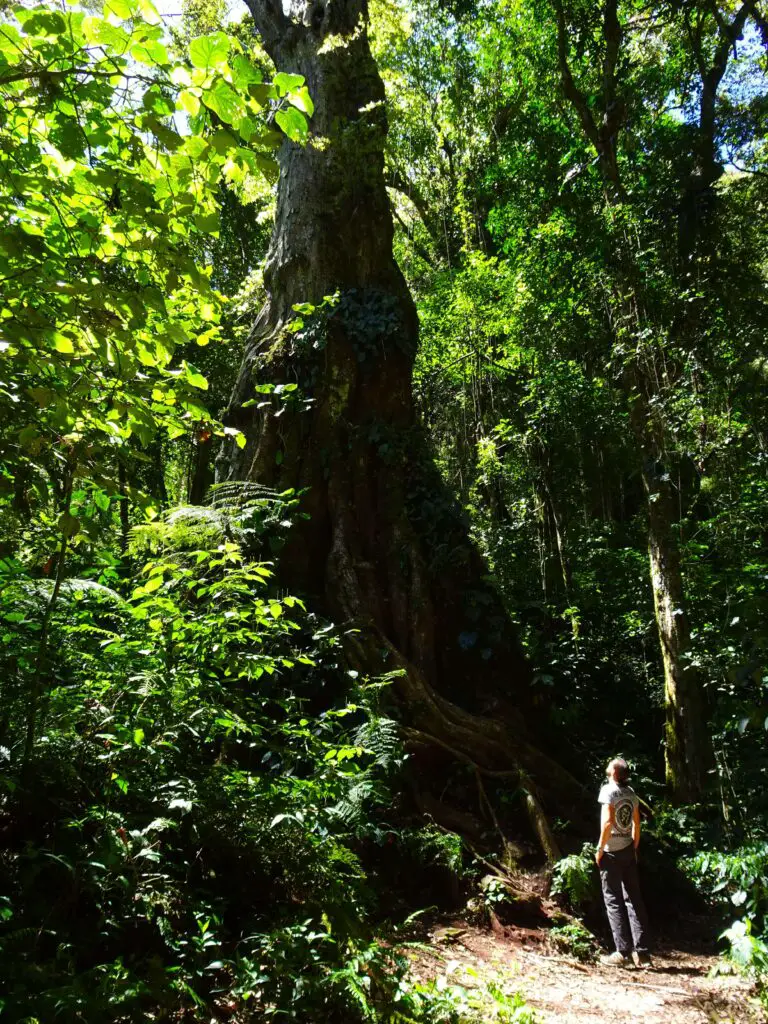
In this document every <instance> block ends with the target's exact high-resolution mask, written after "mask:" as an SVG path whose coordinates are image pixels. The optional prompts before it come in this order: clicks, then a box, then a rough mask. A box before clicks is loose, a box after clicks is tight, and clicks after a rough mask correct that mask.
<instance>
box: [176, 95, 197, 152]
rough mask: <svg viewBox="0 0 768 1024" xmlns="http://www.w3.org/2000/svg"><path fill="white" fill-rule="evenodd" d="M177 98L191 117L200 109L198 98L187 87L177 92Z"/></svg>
mask: <svg viewBox="0 0 768 1024" xmlns="http://www.w3.org/2000/svg"><path fill="white" fill-rule="evenodd" d="M178 99H179V103H180V104H181V106H182V108H183V109H184V110H186V112H187V113H188V114H190V115H191V116H192V117H194V116H195V115H196V114H197V113H198V111H199V110H200V98H199V97H198V96H196V95H195V94H194V93H193V92H190V90H189V89H182V90H181V92H180V93H179V97H178ZM201 141H202V140H201Z"/></svg>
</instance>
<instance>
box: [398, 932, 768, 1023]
mask: <svg viewBox="0 0 768 1024" xmlns="http://www.w3.org/2000/svg"><path fill="white" fill-rule="evenodd" d="M432 941H433V943H434V949H435V952H434V954H428V953H426V952H425V953H421V954H419V956H418V962H417V963H416V964H415V965H414V966H415V971H416V973H417V974H418V975H419V976H420V977H422V978H424V979H426V978H429V977H437V976H438V975H440V974H445V973H448V974H449V975H450V977H451V980H452V981H453V982H455V983H457V984H460V985H462V986H464V987H466V988H470V989H471V988H473V987H477V986H479V985H481V984H483V983H485V982H487V981H490V980H493V981H495V982H496V983H498V984H500V985H502V986H503V987H504V988H505V989H507V990H511V989H515V990H517V991H519V992H521V993H522V994H523V995H524V996H525V998H526V1000H527V1001H528V1003H529V1005H530V1006H531V1007H533V1008H534V1009H535V1010H536V1012H537V1016H538V1019H539V1020H540V1021H541V1022H542V1024H554V1022H557V1024H594V1022H596V1021H603V1020H605V1021H620V1022H621V1024H627V1022H634V1021H637V1022H640V1021H643V1022H644V1024H765V1022H766V1018H765V1016H764V1014H763V1013H761V1011H760V1009H759V1007H758V1005H757V1003H756V1001H755V999H754V993H753V991H752V986H751V985H750V984H749V983H748V982H747V981H745V980H744V979H743V978H739V977H734V976H732V975H722V974H721V975H717V976H712V977H710V976H709V975H710V971H711V970H712V968H713V967H714V966H715V965H716V964H717V963H718V959H717V957H715V956H710V955H702V954H697V953H693V952H686V951H682V950H679V949H672V948H667V947H664V946H662V947H661V949H660V950H659V952H658V954H657V956H656V957H655V958H654V964H653V967H652V969H650V970H643V971H640V970H634V969H633V970H629V969H623V970H622V969H617V968H608V967H603V966H597V965H591V964H590V965H584V964H580V963H578V962H577V961H575V960H573V961H572V960H571V959H570V958H568V957H564V956H560V955H558V954H555V953H553V952H552V951H551V950H550V949H549V948H548V946H547V940H546V932H545V931H537V930H530V929H518V928H514V927H511V928H510V927H507V928H504V929H497V931H495V932H493V931H490V932H489V931H483V930H480V929H477V928H474V927H471V926H468V925H466V924H465V923H463V922H461V921H456V922H451V927H443V928H441V927H437V928H435V929H433V932H432Z"/></svg>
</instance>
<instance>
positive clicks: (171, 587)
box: [0, 494, 524, 1024]
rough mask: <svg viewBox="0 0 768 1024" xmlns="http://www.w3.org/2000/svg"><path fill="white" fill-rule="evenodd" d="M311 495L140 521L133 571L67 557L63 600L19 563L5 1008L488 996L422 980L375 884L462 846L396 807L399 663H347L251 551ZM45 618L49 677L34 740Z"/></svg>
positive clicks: (46, 1010) (7, 647)
mask: <svg viewBox="0 0 768 1024" xmlns="http://www.w3.org/2000/svg"><path fill="white" fill-rule="evenodd" d="M290 505H291V502H290V501H289V499H288V498H287V497H285V496H283V497H278V496H263V495H261V494H259V495H258V497H257V498H255V499H253V500H251V501H249V502H247V503H245V504H242V503H241V505H240V506H239V507H238V508H235V509H229V510H227V509H222V508H221V507H219V508H218V509H215V508H202V509H201V508H198V509H187V510H184V509H179V510H176V511H175V512H173V513H172V514H170V515H169V516H167V517H164V518H163V519H162V520H161V521H160V522H158V523H156V524H154V525H148V526H145V527H141V528H139V529H137V530H136V531H134V539H133V554H134V560H130V556H129V561H128V562H126V563H124V565H123V568H128V567H129V566H130V572H129V573H128V574H122V573H121V572H119V571H118V568H116V567H112V568H110V569H109V570H107V571H104V572H102V573H98V572H97V571H95V570H91V572H90V574H89V575H86V576H85V577H83V578H74V579H69V580H68V581H67V585H66V587H62V588H61V590H60V592H59V594H58V596H57V598H56V601H55V603H53V605H51V593H52V583H51V581H49V580H46V579H45V578H39V577H35V576H33V575H32V574H31V573H30V572H29V570H28V567H26V566H25V565H24V563H23V561H22V560H21V559H7V560H6V561H4V562H3V564H2V580H1V581H0V582H1V583H2V586H1V587H0V602H1V604H0V621H2V624H3V651H2V679H3V708H4V719H3V723H2V726H3V742H4V743H5V744H6V745H5V746H4V747H3V751H2V753H3V757H4V761H5V764H4V768H5V769H6V770H5V771H4V773H3V777H2V831H3V846H4V852H3V855H2V860H1V861H0V888H1V890H2V893H3V899H2V905H1V906H0V914H1V915H2V923H1V924H0V950H1V953H2V955H1V957H0V962H1V963H2V968H0V972H1V973H2V977H3V983H4V984H3V996H2V1000H3V1011H4V1014H5V1015H7V1019H8V1020H19V1021H21V1020H30V1021H31V1020H33V1019H34V1020H40V1021H49V1020H62V1021H75V1020H87V1021H88V1022H89V1024H97V1022H99V1021H116V1020H125V1021H137V1020H142V1019H176V1018H177V1016H178V1014H179V1013H180V1012H182V1011H184V1013H185V1017H184V1019H200V1020H206V1021H208V1020H210V1019H212V1018H213V1019H222V1020H223V1019H228V1017H229V1016H230V1015H231V1014H232V1013H233V1012H235V1011H237V1013H238V1014H240V1015H244V1016H243V1017H242V1018H238V1019H254V1020H262V1019H263V1020H268V1019H276V1020H284V1019H288V1020H303V1021H307V1020H314V1019H317V1020H323V1021H332V1020H339V1021H351V1020H373V1019H376V1020H392V1021H407V1020H435V1021H438V1020H445V1021H449V1020H458V1019H459V1015H461V1018H462V1019H470V1017H471V1016H472V1014H473V1013H474V1011H473V1010H472V1007H471V1005H470V1003H469V1002H467V997H466V995H465V994H460V993H459V992H458V990H455V989H454V988H452V987H451V986H443V987H441V988H440V989H437V988H431V987H430V986H423V985H422V986H418V985H413V984H411V983H410V982H409V981H408V978H407V970H406V967H407V960H406V958H405V957H404V955H403V952H402V951H401V950H400V949H399V947H398V943H399V942H401V941H403V938H404V936H402V935H399V934H398V933H397V931H396V929H395V928H394V924H395V922H394V921H390V922H389V923H387V920H386V919H387V917H388V916H389V915H390V912H391V910H392V909H393V908H394V907H395V905H396V902H397V901H396V899H393V897H392V894H389V895H388V894H387V893H385V892H382V891H381V890H380V888H377V879H376V863H377V861H378V860H381V859H382V857H384V856H386V855H387V852H388V851H391V850H393V848H394V849H395V850H396V855H397V857H398V858H399V860H400V863H401V864H407V863H408V862H409V860H410V861H411V862H413V863H414V864H416V863H418V862H419V861H420V860H421V861H422V862H424V863H425V864H429V863H430V861H431V860H433V858H434V857H435V856H436V855H437V856H440V853H441V850H440V846H439V843H438V844H436V843H435V842H434V841H430V834H429V829H428V828H425V829H424V830H419V829H418V828H416V829H411V830H408V829H406V828H400V829H398V828H397V827H396V826H394V825H393V824H392V821H393V820H395V818H396V815H393V813H392V803H393V801H396V790H395V789H394V788H393V785H392V784H393V781H395V780H397V778H398V774H399V772H400V770H401V768H402V765H403V760H404V753H403V749H402V746H401V742H400V739H399V736H398V731H397V727H396V723H395V722H393V721H392V720H391V719H390V718H388V717H387V716H386V715H385V714H384V712H383V711H382V710H381V705H382V694H385V693H386V690H387V686H388V681H387V680H386V679H379V680H363V679H358V678H357V677H356V674H355V673H354V672H349V671H346V670H344V668H343V667H342V662H341V659H340V657H339V648H340V635H339V632H338V630H336V629H335V628H334V627H333V626H332V625H331V624H330V623H326V622H322V621H320V620H318V619H317V618H316V617H315V616H314V615H313V614H312V613H311V612H309V611H307V610H306V609H305V607H304V606H303V604H302V603H301V602H300V601H298V600H296V599H294V598H292V597H290V596H289V595H286V594H284V593H281V592H278V591H277V589H276V588H275V587H274V585H273V582H272V580H273V568H272V566H271V565H269V564H265V563H264V562H263V561H258V560H249V559H248V558H247V557H246V555H245V554H244V551H243V547H242V544H243V543H244V541H245V539H247V538H251V540H252V539H253V537H255V536H259V537H260V539H261V546H262V547H264V546H268V544H267V541H268V537H269V530H268V529H266V530H265V527H264V524H265V522H269V521H275V519H276V517H275V514H274V513H275V510H276V509H277V510H278V512H279V520H280V521H283V522H284V525H285V523H286V518H285V517H286V516H287V515H289V514H290V513H289V511H287V510H288V509H289V508H290ZM190 525H193V526H194V529H190ZM200 539H205V540H206V541H207V544H206V546H204V547H201V546H199V545H196V544H195V543H194V541H195V540H197V541H199V540H200ZM148 551H152V557H151V559H150V560H149V561H143V560H142V557H141V555H142V553H143V554H144V557H146V553H147V552H148ZM46 615H48V630H49V636H50V649H51V653H50V656H49V658H48V661H47V664H48V668H49V670H50V673H51V685H50V687H49V688H47V689H46V690H45V693H44V694H43V710H42V713H41V721H40V722H39V734H38V738H37V741H36V743H35V745H34V747H33V750H32V752H31V753H29V754H28V756H27V757H26V759H25V757H24V745H23V743H20V742H19V741H18V737H21V736H23V735H24V725H25V718H28V716H29V713H30V706H29V688H30V686H31V685H33V683H34V680H35V674H36V673H37V672H39V671H40V664H39V656H40V643H41V626H42V620H43V618H44V617H45V616H46ZM14 738H16V740H15V741H14ZM377 850H378V851H379V853H378V854H377V852H376V851H377ZM364 851H367V853H366V856H365V859H363V858H362V854H363V852H364ZM390 856H391V854H390ZM491 1002H493V1000H491ZM510 1005H511V1004H510ZM498 1006H499V1007H500V1008H501V1009H503V1006H502V1003H501V1002H499V1003H498ZM518 1008H519V1007H518ZM512 1009H513V1010H514V1009H515V1007H512ZM500 1012H501V1010H500ZM510 1012H512V1011H510ZM499 1019H509V1020H511V1019H521V1020H522V1019H524V1018H522V1017H514V1016H507V1017H506V1018H504V1017H500V1018H499Z"/></svg>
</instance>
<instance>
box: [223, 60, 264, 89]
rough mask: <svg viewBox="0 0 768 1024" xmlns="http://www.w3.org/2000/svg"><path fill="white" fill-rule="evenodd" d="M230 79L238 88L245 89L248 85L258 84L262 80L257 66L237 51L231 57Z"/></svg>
mask: <svg viewBox="0 0 768 1024" xmlns="http://www.w3.org/2000/svg"><path fill="white" fill-rule="evenodd" d="M230 66H231V68H232V81H233V82H234V83H235V85H236V86H237V88H238V89H246V88H247V87H248V86H249V85H258V84H260V83H261V81H262V78H263V76H262V74H261V72H260V71H259V69H258V68H257V67H254V65H253V64H251V62H250V61H249V60H248V58H247V57H245V56H244V55H243V54H242V53H237V54H235V56H234V57H233V58H232V61H231V64H230Z"/></svg>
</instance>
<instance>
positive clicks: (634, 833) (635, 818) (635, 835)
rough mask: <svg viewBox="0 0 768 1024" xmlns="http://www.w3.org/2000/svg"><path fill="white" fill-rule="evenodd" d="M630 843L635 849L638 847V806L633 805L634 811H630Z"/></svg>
mask: <svg viewBox="0 0 768 1024" xmlns="http://www.w3.org/2000/svg"><path fill="white" fill-rule="evenodd" d="M632 842H633V843H634V844H635V849H637V848H638V846H639V845H640V804H635V809H634V811H632Z"/></svg>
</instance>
